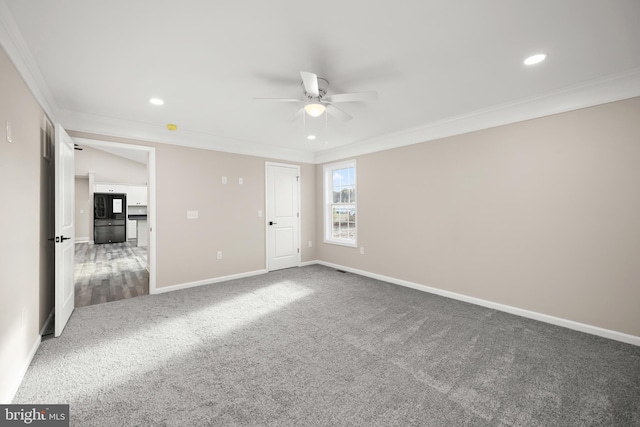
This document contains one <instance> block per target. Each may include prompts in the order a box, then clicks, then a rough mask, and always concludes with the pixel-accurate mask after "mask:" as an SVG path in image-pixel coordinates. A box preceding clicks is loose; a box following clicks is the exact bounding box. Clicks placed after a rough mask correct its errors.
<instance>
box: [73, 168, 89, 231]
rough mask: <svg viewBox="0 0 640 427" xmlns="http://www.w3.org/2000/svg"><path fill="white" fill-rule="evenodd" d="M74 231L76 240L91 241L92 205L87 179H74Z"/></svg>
mask: <svg viewBox="0 0 640 427" xmlns="http://www.w3.org/2000/svg"><path fill="white" fill-rule="evenodd" d="M75 198H76V199H75V216H74V219H75V231H76V240H80V241H84V240H92V238H93V233H92V232H91V223H92V221H91V220H92V217H93V203H92V201H91V198H90V193H89V178H84V177H78V176H77V177H76V179H75Z"/></svg>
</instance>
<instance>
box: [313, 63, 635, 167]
mask: <svg viewBox="0 0 640 427" xmlns="http://www.w3.org/2000/svg"><path fill="white" fill-rule="evenodd" d="M636 96H640V68H633V69H631V70H628V71H625V72H622V73H618V74H612V75H609V76H606V77H603V78H599V79H594V80H589V81H587V82H583V83H581V84H577V85H573V86H570V87H567V88H563V89H561V90H558V91H553V92H547V93H544V94H541V95H537V96H533V97H529V98H523V99H520V100H517V101H514V102H509V103H505V104H501V105H497V106H493V107H489V108H486V109H482V110H477V111H473V112H470V113H467V114H463V115H459V116H455V117H450V118H447V119H444V120H439V121H436V122H433V123H428V124H425V125H421V126H418V127H414V128H411V129H406V130H403V131H400V132H395V133H390V134H387V135H382V136H379V137H375V138H371V139H367V140H364V141H359V142H355V143H352V144H349V145H346V146H342V147H336V148H333V149H329V150H325V151H322V152H319V153H317V154H316V156H315V163H317V164H320V163H326V162H333V161H336V160H340V159H345V158H348V157H354V156H361V155H364V154H369V153H375V152H378V151H384V150H390V149H393V148H399V147H404V146H407V145H412V144H418V143H421V142H427V141H433V140H435V139H441V138H446V137H449V136H454V135H461V134H464V133H469V132H473V131H477V130H482V129H488V128H492V127H496V126H502V125H507V124H510V123H516V122H521V121H524V120H530V119H535V118H539V117H544V116H550V115H553V114H558V113H564V112H567V111H572V110H578V109H581V108H586V107H592V106H595V105H600V104H606V103H608V102H614V101H620V100H623V99H628V98H633V97H636Z"/></svg>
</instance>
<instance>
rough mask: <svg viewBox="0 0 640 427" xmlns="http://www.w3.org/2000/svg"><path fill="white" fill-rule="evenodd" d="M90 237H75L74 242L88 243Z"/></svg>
mask: <svg viewBox="0 0 640 427" xmlns="http://www.w3.org/2000/svg"><path fill="white" fill-rule="evenodd" d="M89 242H90V239H89V238H88V237H76V243H89Z"/></svg>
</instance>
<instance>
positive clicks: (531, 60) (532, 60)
mask: <svg viewBox="0 0 640 427" xmlns="http://www.w3.org/2000/svg"><path fill="white" fill-rule="evenodd" d="M546 58H547V54H546V53H538V54H536V55H532V56H530V57H528V58H527V59H525V60H524V65H534V64H538V63H540V62H542V61H544V60H545V59H546Z"/></svg>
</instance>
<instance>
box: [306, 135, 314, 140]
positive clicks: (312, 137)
mask: <svg viewBox="0 0 640 427" xmlns="http://www.w3.org/2000/svg"><path fill="white" fill-rule="evenodd" d="M307 139H309V140H311V141H313V140H314V139H316V136H315V135H307Z"/></svg>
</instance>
